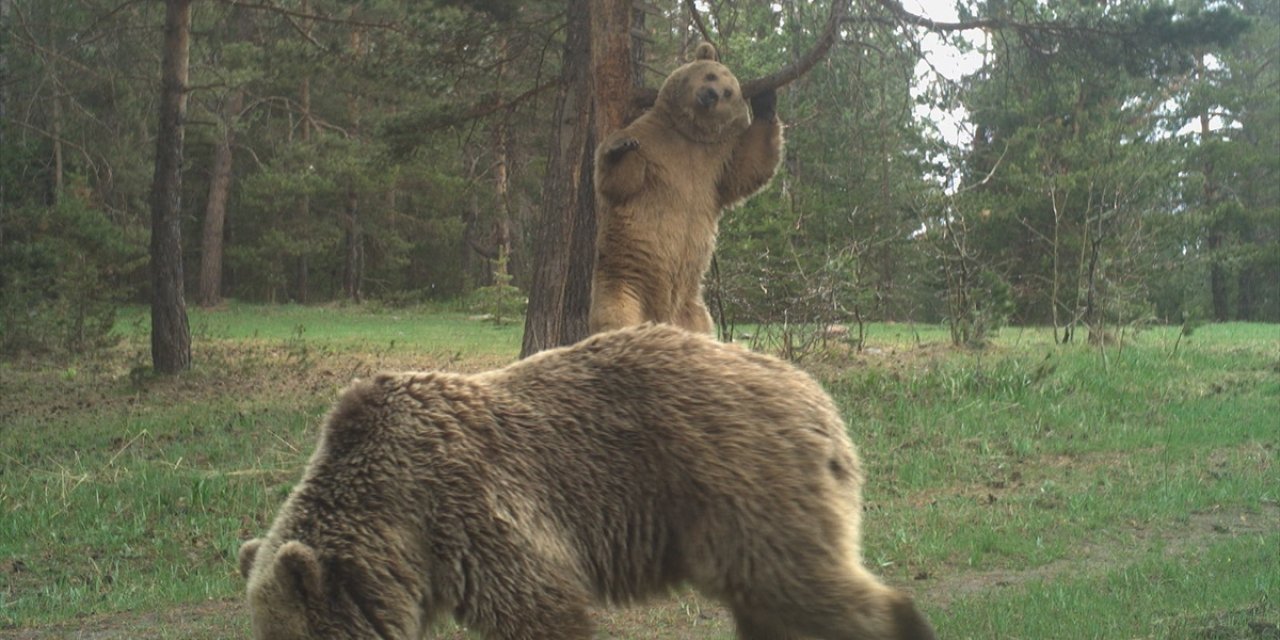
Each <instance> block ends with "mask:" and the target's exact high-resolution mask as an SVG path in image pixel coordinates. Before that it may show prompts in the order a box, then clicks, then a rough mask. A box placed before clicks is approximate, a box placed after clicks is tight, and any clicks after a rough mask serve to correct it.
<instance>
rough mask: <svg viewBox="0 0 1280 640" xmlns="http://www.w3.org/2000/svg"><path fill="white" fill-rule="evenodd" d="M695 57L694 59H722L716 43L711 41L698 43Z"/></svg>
mask: <svg viewBox="0 0 1280 640" xmlns="http://www.w3.org/2000/svg"><path fill="white" fill-rule="evenodd" d="M693 59H694V60H714V61H717V62H718V61H719V60H720V54H718V53H716V47H715V45H713V44H711V43H710V42H703V43H702V44H699V45H698V48H697V49H694V51H693Z"/></svg>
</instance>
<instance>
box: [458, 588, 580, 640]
mask: <svg viewBox="0 0 1280 640" xmlns="http://www.w3.org/2000/svg"><path fill="white" fill-rule="evenodd" d="M587 611H588V609H587V605H586V604H585V600H581V601H579V600H578V599H577V598H571V599H562V598H557V597H555V596H554V595H551V594H546V597H536V596H533V595H530V596H529V597H526V598H516V599H508V600H504V601H502V602H495V603H493V605H492V610H491V611H490V612H489V613H490V615H491V616H492V617H490V619H488V620H484V619H483V618H485V617H486V616H484V615H483V614H481V615H480V616H478V617H480V618H482V619H481V620H479V621H476V622H475V623H473V624H472V625H471V626H473V627H475V628H476V630H478V631H480V633H481V635H482V636H483V637H485V638H487V639H488V640H591V637H592V624H591V618H590V616H589V615H588V614H587Z"/></svg>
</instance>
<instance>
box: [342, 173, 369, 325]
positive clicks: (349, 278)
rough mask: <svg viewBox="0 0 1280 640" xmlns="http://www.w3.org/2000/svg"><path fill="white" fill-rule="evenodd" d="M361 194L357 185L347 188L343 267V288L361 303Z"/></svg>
mask: <svg viewBox="0 0 1280 640" xmlns="http://www.w3.org/2000/svg"><path fill="white" fill-rule="evenodd" d="M359 215H360V196H359V194H357V193H356V190H355V187H348V188H347V206H346V213H345V222H346V243H345V244H346V248H347V251H346V259H345V260H344V261H343V264H344V265H345V266H344V267H343V269H342V289H343V291H344V292H345V293H346V295H347V298H348V299H350V300H351V301H352V302H355V303H359V302H361V301H362V300H363V297H362V294H361V292H360V285H361V282H362V281H363V280H364V234H362V233H361V231H360V218H359Z"/></svg>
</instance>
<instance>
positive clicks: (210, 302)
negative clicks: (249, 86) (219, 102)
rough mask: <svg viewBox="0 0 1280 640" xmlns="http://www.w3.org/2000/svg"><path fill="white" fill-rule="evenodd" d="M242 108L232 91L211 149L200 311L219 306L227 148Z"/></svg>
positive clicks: (228, 169)
mask: <svg viewBox="0 0 1280 640" xmlns="http://www.w3.org/2000/svg"><path fill="white" fill-rule="evenodd" d="M243 107H244V89H243V88H236V89H233V90H232V91H231V94H230V95H229V96H227V97H226V102H225V103H224V104H223V107H222V129H223V131H222V137H221V138H219V139H218V142H217V143H216V144H215V145H214V148H213V168H212V171H211V175H210V176H209V200H208V202H207V203H206V205H205V210H204V227H203V229H202V233H201V236H200V292H199V297H198V298H197V300H196V302H197V304H199V305H200V306H202V307H212V306H215V305H218V304H220V303H221V302H222V233H223V227H224V226H225V224H226V220H227V196H228V195H229V194H230V192H231V162H232V153H231V146H232V144H234V142H235V121H236V118H237V117H238V116H239V114H240V109H242V108H243Z"/></svg>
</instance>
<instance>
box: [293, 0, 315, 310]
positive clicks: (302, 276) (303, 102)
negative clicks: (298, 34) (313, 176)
mask: <svg viewBox="0 0 1280 640" xmlns="http://www.w3.org/2000/svg"><path fill="white" fill-rule="evenodd" d="M306 6H307V5H306V3H305V2H304V3H303V11H306V10H307V9H306ZM307 33H310V30H309V29H308V31H307ZM298 103H299V105H300V107H301V109H302V129H301V137H302V146H303V147H306V146H307V144H308V143H310V142H311V76H309V75H308V76H303V77H302V84H301V86H300V87H299V88H298ZM297 218H298V228H300V229H305V228H308V227H309V226H310V225H311V196H309V195H307V194H305V193H304V194H302V197H301V198H299V199H298V212H297ZM309 271H310V270H309V269H308V265H307V250H306V249H305V248H304V249H303V250H302V252H301V253H300V254H299V255H298V272H297V278H298V282H297V283H296V285H295V289H296V291H297V293H296V294H295V296H294V297H295V299H296V300H297V301H298V304H306V303H307V298H308V295H307V287H308V285H307V280H308V279H309V278H308V276H309V275H310V274H309V273H308V272H309Z"/></svg>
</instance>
